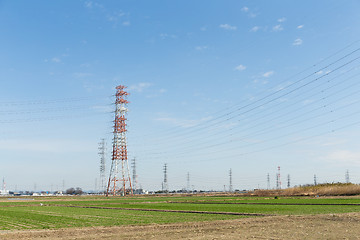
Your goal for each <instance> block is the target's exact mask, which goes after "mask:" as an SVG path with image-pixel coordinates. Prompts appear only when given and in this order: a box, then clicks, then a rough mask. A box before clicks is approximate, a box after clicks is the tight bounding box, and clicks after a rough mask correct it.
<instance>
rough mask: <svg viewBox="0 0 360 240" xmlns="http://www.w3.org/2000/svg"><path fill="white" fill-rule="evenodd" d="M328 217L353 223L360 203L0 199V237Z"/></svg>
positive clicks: (244, 199) (341, 200) (239, 198)
mask: <svg viewBox="0 0 360 240" xmlns="http://www.w3.org/2000/svg"><path fill="white" fill-rule="evenodd" d="M334 216H338V217H340V218H341V217H344V216H345V218H349V216H350V218H351V219H353V218H354V219H355V220H356V222H359V216H360V198H357V197H336V198H315V197H313V198H309V197H280V198H278V199H275V198H274V197H244V196H236V195H232V196H196V195H190V196H166V195H163V196H145V197H144V196H137V197H125V198H123V197H109V198H106V197H102V196H78V197H37V198H30V199H29V198H28V199H21V198H3V199H1V200H0V230H1V234H2V235H0V237H1V236H2V237H6V236H10V237H9V239H11V238H12V237H14V236H13V235H12V234H15V233H16V234H20V233H21V234H26V233H29V234H30V233H33V231H34V230H36V231H41V230H47V231H55V232H56V231H64V229H68V230H69V231H79V229H83V230H84V231H90V230H89V228H90V229H91V231H94V233H97V231H96V230H95V229H94V228H99V229H101V228H110V229H112V230H114V229H117V228H136V227H139V228H141V229H144V228H145V229H146V228H153V227H154V226H158V227H159V226H163V227H165V228H166V226H178V228H182V227H184V226H188V227H190V228H191V226H193V225H192V224H195V225H196V224H200V225H202V226H208V225H209V224H210V225H211V224H213V223H216V226H222V225H224V224H225V223H228V224H227V226H231V225H233V224H234V223H235V222H243V223H248V222H254V224H255V223H256V222H259V221H260V222H261V221H269V223H270V222H272V221H271V220H270V219H278V220H279V219H283V218H285V219H287V220H286V221H289V219H297V220H299V219H303V218H306V219H312V218H316V217H319V218H325V219H327V218H329V217H330V219H333V218H334ZM281 221H283V220H280V222H281ZM275 222H276V221H275ZM310 222H311V221H310ZM189 224H190V225H189ZM224 227H225V226H223V228H224ZM205 228H206V227H205ZM225 228H226V227H225ZM196 229H198V228H197V227H196ZM137 230H138V228H137ZM132 231H133V232H136V230H135V229H133V230H132ZM105 232H106V231H105ZM9 234H10V235H9Z"/></svg>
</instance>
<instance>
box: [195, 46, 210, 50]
mask: <svg viewBox="0 0 360 240" xmlns="http://www.w3.org/2000/svg"><path fill="white" fill-rule="evenodd" d="M207 48H208V46H197V47H195V49H196V50H198V51H202V50H205V49H207Z"/></svg>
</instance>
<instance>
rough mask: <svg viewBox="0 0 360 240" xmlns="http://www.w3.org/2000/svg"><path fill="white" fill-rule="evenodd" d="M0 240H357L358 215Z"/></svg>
mask: <svg viewBox="0 0 360 240" xmlns="http://www.w3.org/2000/svg"><path fill="white" fill-rule="evenodd" d="M0 239H159V240H162V239H172V240H174V239H360V213H347V214H327V215H313V216H272V217H258V218H243V219H237V220H226V221H211V222H196V223H176V224H160V225H156V224H152V225H143V226H115V227H94V228H75V229H74V228H69V229H58V230H22V231H2V232H0Z"/></svg>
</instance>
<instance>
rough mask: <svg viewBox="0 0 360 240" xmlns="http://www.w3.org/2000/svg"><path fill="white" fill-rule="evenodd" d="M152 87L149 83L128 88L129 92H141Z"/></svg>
mask: <svg viewBox="0 0 360 240" xmlns="http://www.w3.org/2000/svg"><path fill="white" fill-rule="evenodd" d="M150 86H152V84H151V83H147V82H142V83H138V84H135V85H131V86H130V87H129V91H136V92H143V91H144V90H145V89H146V88H149V87H150Z"/></svg>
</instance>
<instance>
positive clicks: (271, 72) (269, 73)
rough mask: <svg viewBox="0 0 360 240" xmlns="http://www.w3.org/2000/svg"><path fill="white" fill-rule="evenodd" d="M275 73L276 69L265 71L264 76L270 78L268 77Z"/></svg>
mask: <svg viewBox="0 0 360 240" xmlns="http://www.w3.org/2000/svg"><path fill="white" fill-rule="evenodd" d="M274 73H275V72H274V71H268V72H266V73H264V74H263V75H262V76H263V77H266V78H268V77H271V76H272V75H274Z"/></svg>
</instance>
